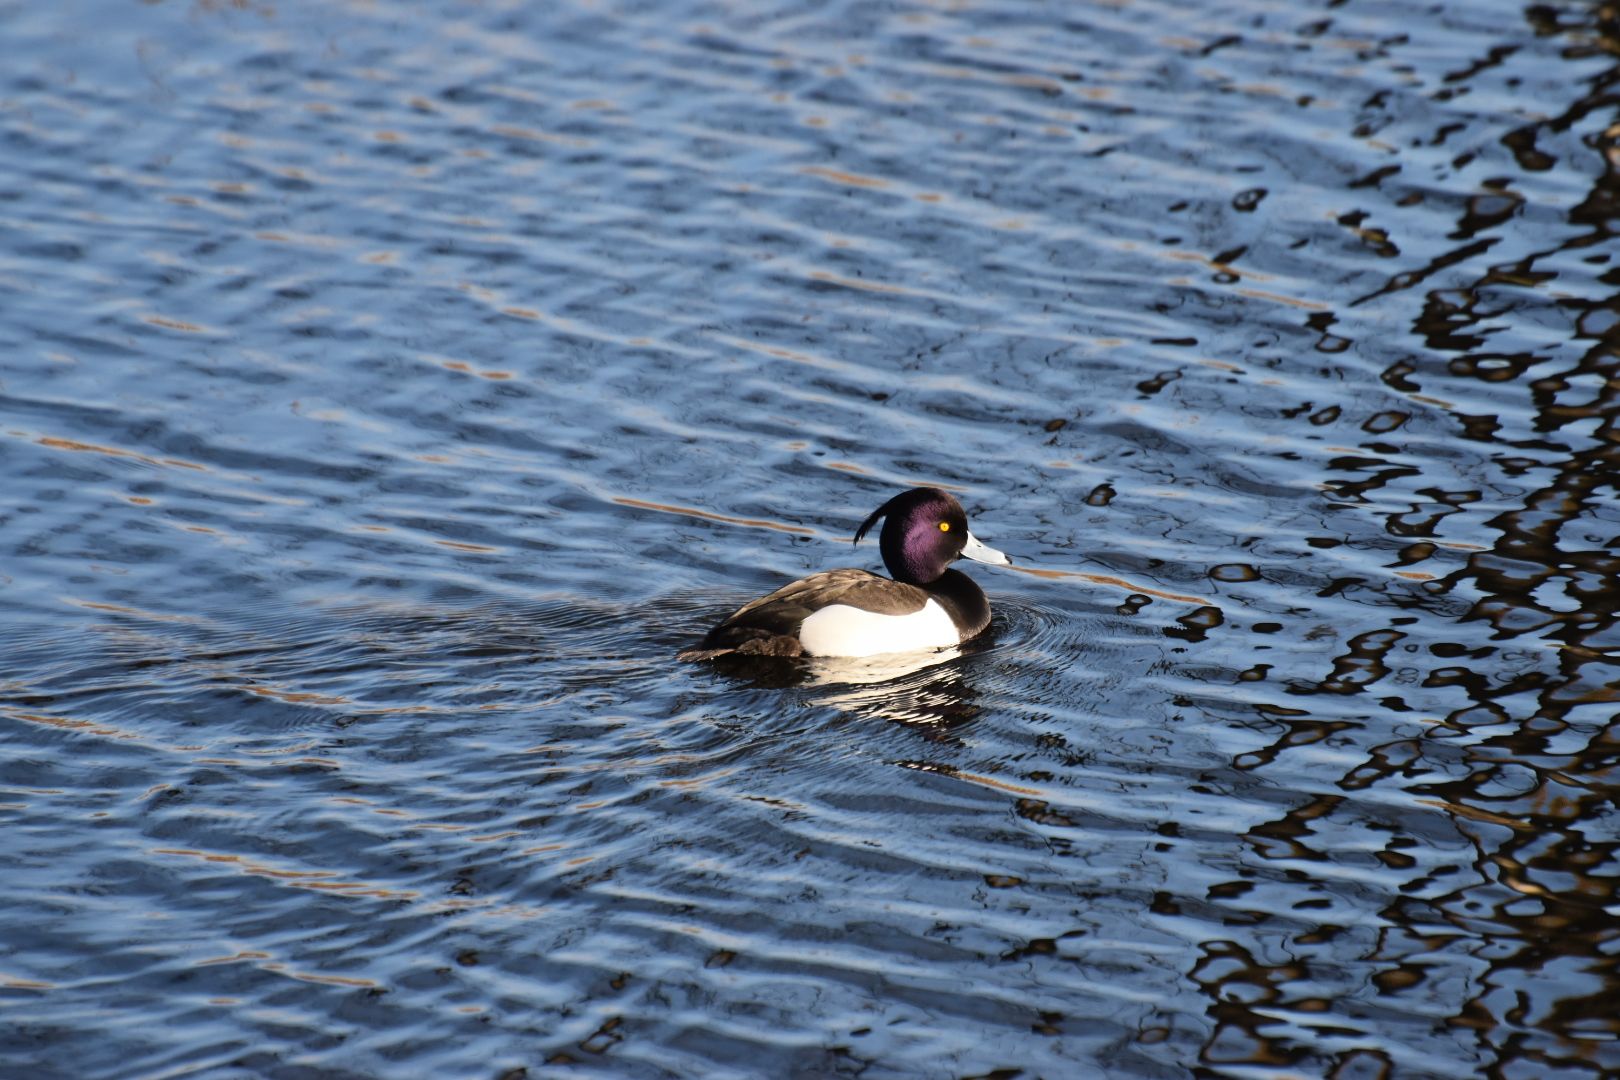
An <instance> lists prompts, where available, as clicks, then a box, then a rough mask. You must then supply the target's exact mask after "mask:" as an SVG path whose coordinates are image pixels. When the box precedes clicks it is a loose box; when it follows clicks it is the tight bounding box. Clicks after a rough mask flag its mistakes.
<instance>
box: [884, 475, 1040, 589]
mask: <svg viewBox="0 0 1620 1080" xmlns="http://www.w3.org/2000/svg"><path fill="white" fill-rule="evenodd" d="M878 518H883V531H882V532H881V533H880V534H879V535H878V548H879V549H880V550H881V551H882V552H883V565H884V566H886V567H888V568H889V575H890V576H891V577H893V578H894V580H896V581H904V582H907V583H909V584H912V585H926V584H928V583H929V582H931V581H938V580H939V577H940V575H941V574H943V573H945V571H946V570H948V569H950V565H951V563H953V562H955V561H956V560H957V559H964V558H965V559H975V560H977V561H979V562H982V563H990V564H991V565H993V566H1006V565H1008V564H1009V563H1011V562H1012V560H1011V559H1009V558H1007V556H1005V555H1003V554H1002V553H1001V552H999V551H996V550H995V549H993V548H987V547H985V546H984V545H983V544H981V543H979V542H978V541H977V540H975V539H974V538H973V534H972V533H970V532H968V523H967V514H966V513H965V512H964V511H963V510H962V504H961V503H959V502H957V501H956V499H955V497H954V496H952V495H951V494H950V493H949V492H947V491H941V490H940V489H939V488H912V489H911V490H910V491H906V492H902V493H901V494H899V495H896V496H895V497H894V498H892V499H890V500H889V501H888V502H886V503H884V504H883V505H882V506H880V507H878V508H877V509H876V510H874V511H872V516H871V517H869V518H867V519H866V520H865V521H863V522H861V527H860V528H859V529H856V530H855V542H856V543H857V544H858V543H860V542H861V537H863V536H865V535H866V532H867V530H868V529H870V528H871V527H872V526H873V525H875V524H876V523H877V520H878Z"/></svg>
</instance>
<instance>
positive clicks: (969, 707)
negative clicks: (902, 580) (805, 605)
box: [711, 642, 985, 738]
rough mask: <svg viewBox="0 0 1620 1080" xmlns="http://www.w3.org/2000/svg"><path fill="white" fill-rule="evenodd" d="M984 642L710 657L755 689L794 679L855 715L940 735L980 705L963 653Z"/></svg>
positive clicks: (815, 696) (791, 683)
mask: <svg viewBox="0 0 1620 1080" xmlns="http://www.w3.org/2000/svg"><path fill="white" fill-rule="evenodd" d="M984 647H985V646H984V645H983V644H980V643H978V642H974V643H972V644H971V645H967V646H962V645H958V646H953V647H951V648H945V649H931V650H926V651H921V652H904V653H884V654H882V655H879V656H869V657H861V658H846V657H798V658H793V659H791V660H785V659H782V658H776V657H748V656H730V657H721V658H718V659H716V660H714V661H711V663H712V665H713V669H714V670H715V671H717V672H720V673H721V674H722V675H724V676H725V677H727V678H730V679H736V680H738V681H741V682H745V683H747V684H749V685H751V686H754V687H757V688H759V689H787V688H789V687H798V688H802V689H804V690H807V691H809V693H808V694H807V695H806V700H807V701H808V702H809V703H810V704H813V705H820V706H825V707H827V708H832V709H836V710H838V711H839V712H842V713H846V714H850V715H852V716H855V717H860V718H863V719H873V720H889V721H893V722H895V723H899V724H905V725H907V726H910V727H916V728H920V729H924V730H925V731H926V732H927V734H928V735H929V737H931V738H942V737H945V736H946V735H947V734H948V733H949V732H950V731H952V730H953V729H955V728H958V727H960V726H962V725H963V724H966V723H968V722H970V721H972V720H973V719H974V718H975V717H977V716H978V715H979V714H980V712H981V711H982V709H981V708H980V706H979V705H978V704H977V701H976V699H977V698H978V696H979V692H978V690H977V689H976V688H975V687H974V686H973V684H972V683H971V682H970V681H969V679H968V665H967V664H966V663H965V661H966V659H967V658H968V657H969V656H970V655H971V654H972V653H977V652H981V651H983V649H984Z"/></svg>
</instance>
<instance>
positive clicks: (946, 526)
mask: <svg viewBox="0 0 1620 1080" xmlns="http://www.w3.org/2000/svg"><path fill="white" fill-rule="evenodd" d="M939 531H940V532H950V531H951V523H950V522H948V521H942V522H940V523H939Z"/></svg>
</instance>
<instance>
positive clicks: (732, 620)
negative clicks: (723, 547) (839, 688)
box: [693, 570, 928, 658]
mask: <svg viewBox="0 0 1620 1080" xmlns="http://www.w3.org/2000/svg"><path fill="white" fill-rule="evenodd" d="M927 602H928V594H927V593H926V592H924V591H923V590H921V589H919V588H917V586H915V585H907V584H905V583H903V582H899V581H893V580H891V579H889V578H886V577H879V576H878V575H877V574H874V573H871V572H870V571H867V570H828V571H826V572H824V573H820V574H811V575H810V576H809V577H807V578H800V579H799V580H798V581H794V582H790V583H788V584H786V585H784V586H782V587H781V588H780V589H777V590H776V591H775V592H773V593H771V594H770V595H768V596H762V597H760V598H759V599H758V600H754V601H751V602H749V603H747V604H744V605H743V606H742V607H740V608H738V609H737V610H736V611H734V612H732V613H731V614H730V615H729V616H727V617H726V619H725V621H724V622H722V623H721V624H720V625H719V626H717V627H715V628H714V629H713V630H711V631H709V635H708V636H707V637H706V638H704V639H703V649H702V651H703V652H705V653H709V654H711V655H713V654H715V653H716V652H727V651H733V650H737V651H747V652H760V653H770V654H772V655H778V656H795V655H798V653H799V652H800V651H801V650H800V649H799V627H800V626H801V625H802V624H803V623H804V620H805V619H807V618H808V617H810V616H811V615H813V614H814V613H816V612H817V611H820V610H821V609H822V608H824V607H828V606H830V605H833V604H847V605H848V606H850V607H857V608H860V609H862V610H863V611H873V612H877V613H878V614H881V615H909V614H911V613H912V612H914V611H920V610H921V609H922V606H923V605H924V604H926V603H927ZM693 656H694V658H696V650H694V653H693Z"/></svg>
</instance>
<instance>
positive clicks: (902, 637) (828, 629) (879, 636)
mask: <svg viewBox="0 0 1620 1080" xmlns="http://www.w3.org/2000/svg"><path fill="white" fill-rule="evenodd" d="M958 640H959V636H958V634H957V632H956V624H955V623H954V622H952V621H951V616H950V614H949V613H948V612H947V611H946V610H945V609H944V608H942V607H940V606H939V605H938V604H937V603H935V602H934V601H933V600H932V599H930V600H929V601H928V602H927V603H926V604H924V605H923V606H922V610H920V611H914V612H912V613H911V614H910V615H879V614H877V613H876V612H872V611H862V610H861V609H860V608H858V607H850V606H849V605H848V604H832V605H829V606H828V607H824V608H822V609H821V610H820V611H818V612H816V613H815V614H814V615H812V616H810V617H809V618H808V619H806V620H804V622H803V623H802V624H801V625H800V627H799V644H801V645H803V646H804V651H805V652H807V653H809V654H810V655H811V656H876V655H878V654H879V653H894V652H915V651H916V650H918V649H938V648H943V647H944V646H946V645H955V644H956V643H957V641H958Z"/></svg>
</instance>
